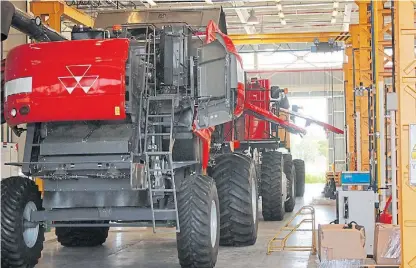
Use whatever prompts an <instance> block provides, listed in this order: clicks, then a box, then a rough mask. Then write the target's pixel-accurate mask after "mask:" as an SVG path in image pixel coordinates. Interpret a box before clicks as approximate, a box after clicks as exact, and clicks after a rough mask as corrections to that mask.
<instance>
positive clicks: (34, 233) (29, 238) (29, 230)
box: [23, 201, 39, 248]
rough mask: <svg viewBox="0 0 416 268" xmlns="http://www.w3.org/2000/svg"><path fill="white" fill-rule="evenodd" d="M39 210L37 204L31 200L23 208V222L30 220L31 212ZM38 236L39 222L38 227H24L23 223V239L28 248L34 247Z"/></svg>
mask: <svg viewBox="0 0 416 268" xmlns="http://www.w3.org/2000/svg"><path fill="white" fill-rule="evenodd" d="M37 210H38V208H37V207H36V204H35V203H33V201H29V202H28V203H27V204H26V206H25V209H24V210H23V222H25V221H29V219H30V214H31V212H32V211H37ZM38 236H39V224H37V225H36V227H24V225H23V240H24V241H25V244H26V246H27V247H28V248H32V247H33V246H34V245H35V244H36V241H37V240H38Z"/></svg>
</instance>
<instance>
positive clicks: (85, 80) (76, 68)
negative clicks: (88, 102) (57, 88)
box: [58, 64, 99, 94]
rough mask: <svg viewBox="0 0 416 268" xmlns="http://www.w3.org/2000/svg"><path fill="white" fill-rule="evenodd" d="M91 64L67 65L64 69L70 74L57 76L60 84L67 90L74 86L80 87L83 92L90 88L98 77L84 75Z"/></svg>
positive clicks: (71, 89)
mask: <svg viewBox="0 0 416 268" xmlns="http://www.w3.org/2000/svg"><path fill="white" fill-rule="evenodd" d="M90 68H91V65H90V64H89V65H68V66H66V69H67V70H68V71H69V73H70V74H71V76H61V77H58V79H59V81H61V84H62V85H63V86H64V87H65V89H66V90H67V91H68V92H69V94H71V93H72V91H74V89H75V88H76V87H81V88H82V90H84V92H85V93H88V91H89V90H90V89H91V87H92V86H93V85H94V83H95V81H97V79H98V77H99V76H98V75H86V74H87V72H88V70H89V69H90Z"/></svg>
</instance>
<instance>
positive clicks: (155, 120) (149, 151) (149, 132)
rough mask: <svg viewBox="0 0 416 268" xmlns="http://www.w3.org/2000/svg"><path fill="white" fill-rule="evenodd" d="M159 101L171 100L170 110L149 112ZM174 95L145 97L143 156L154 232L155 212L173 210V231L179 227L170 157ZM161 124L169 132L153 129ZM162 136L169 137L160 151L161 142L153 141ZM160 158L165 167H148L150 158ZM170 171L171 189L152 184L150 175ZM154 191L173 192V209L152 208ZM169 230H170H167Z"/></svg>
mask: <svg viewBox="0 0 416 268" xmlns="http://www.w3.org/2000/svg"><path fill="white" fill-rule="evenodd" d="M160 101H164V102H166V101H168V102H171V110H170V113H160V114H150V111H149V110H150V107H153V104H157V103H158V102H160ZM174 109H175V97H174V96H169V95H161V96H149V98H148V99H147V107H146V130H145V135H144V139H145V157H146V171H147V172H146V176H147V182H148V188H149V195H150V206H151V210H152V224H153V232H154V233H156V219H155V214H158V213H172V212H175V216H176V230H175V232H179V231H180V227H179V215H178V202H177V198H176V186H175V176H174V170H173V159H172V149H173V125H174V113H175V110H174ZM164 118H169V122H163V119H164ZM162 126H168V127H170V131H169V133H165V132H163V131H162V130H160V132H156V131H155V130H156V129H158V128H159V127H160V129H162ZM163 137H169V150H168V151H162V146H161V144H160V145H159V146H154V145H155V141H156V139H157V138H160V139H161V140H162V139H163ZM158 158H159V160H161V162H162V161H163V158H165V159H166V160H167V167H163V166H161V168H160V169H159V168H151V167H150V159H152V160H157V159H158ZM168 172H169V173H170V174H171V180H172V181H171V182H172V189H155V188H154V187H153V184H152V179H151V178H152V176H155V175H158V174H160V173H168ZM155 192H163V193H173V202H174V205H175V208H174V209H154V207H153V194H154V193H155ZM168 232H171V231H168Z"/></svg>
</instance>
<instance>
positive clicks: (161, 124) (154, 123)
mask: <svg viewBox="0 0 416 268" xmlns="http://www.w3.org/2000/svg"><path fill="white" fill-rule="evenodd" d="M149 125H151V126H170V125H171V123H170V122H152V123H149Z"/></svg>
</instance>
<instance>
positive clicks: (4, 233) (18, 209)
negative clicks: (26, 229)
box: [1, 177, 45, 268]
mask: <svg viewBox="0 0 416 268" xmlns="http://www.w3.org/2000/svg"><path fill="white" fill-rule="evenodd" d="M1 183H2V185H3V184H5V186H2V190H5V192H4V193H2V200H1V206H2V207H1V221H2V229H1V246H2V248H1V253H2V256H1V259H2V267H3V266H4V267H10V268H14V267H16V268H17V267H19V268H20V267H33V266H35V265H36V264H37V263H38V260H39V258H40V257H41V252H42V250H43V241H44V240H45V236H44V227H43V226H42V225H39V232H38V237H37V240H36V243H35V245H34V246H33V247H31V248H29V247H27V246H26V243H25V241H24V239H23V211H24V209H25V206H26V204H27V203H28V202H30V201H32V202H33V203H34V204H35V205H36V207H37V210H38V211H39V210H42V209H43V208H42V199H41V195H40V192H39V191H38V188H37V186H36V184H35V183H34V182H33V181H32V180H30V179H28V178H24V177H10V178H6V179H4V180H2V181H1ZM6 185H7V186H6Z"/></svg>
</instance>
